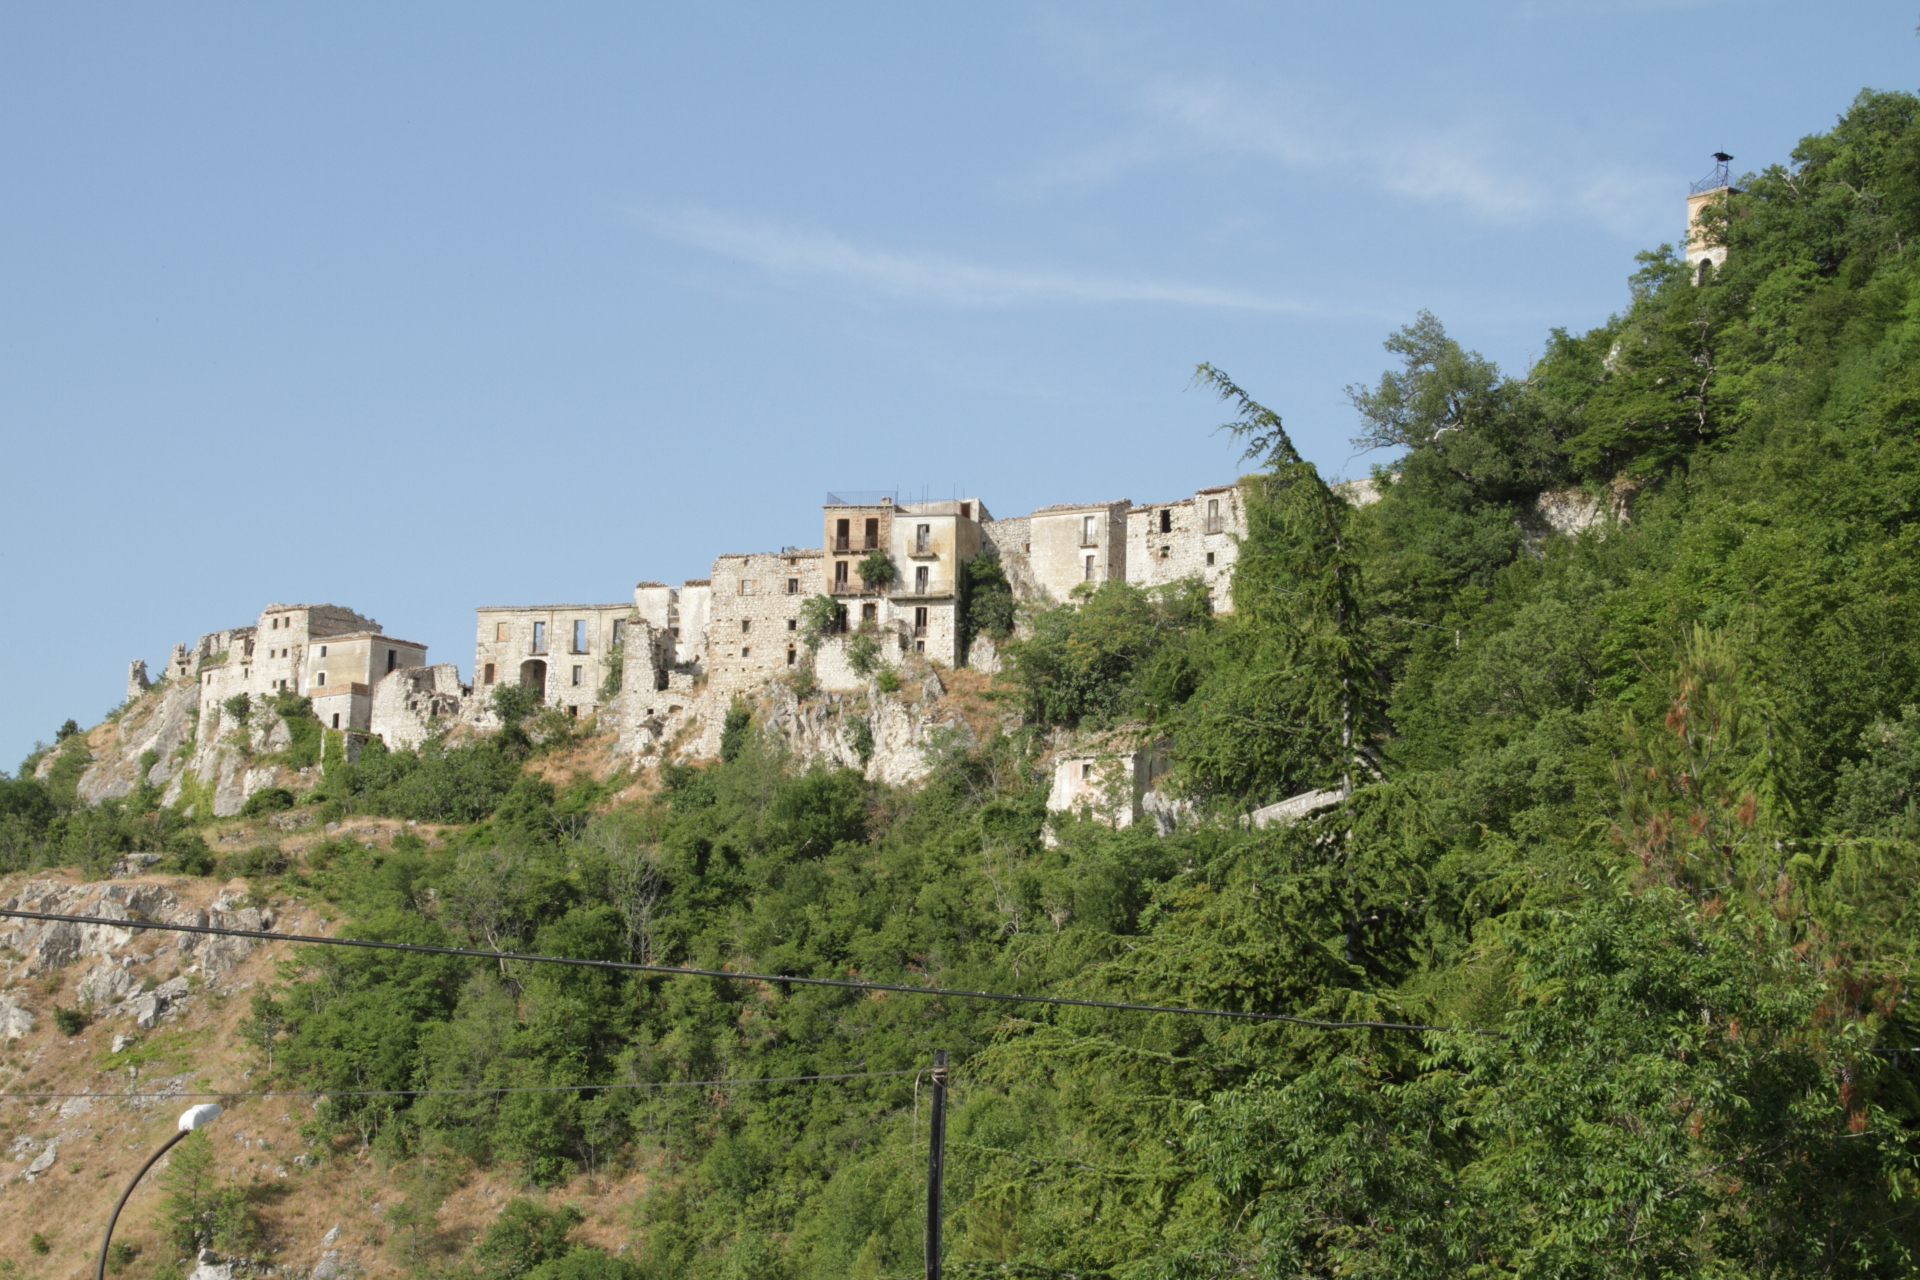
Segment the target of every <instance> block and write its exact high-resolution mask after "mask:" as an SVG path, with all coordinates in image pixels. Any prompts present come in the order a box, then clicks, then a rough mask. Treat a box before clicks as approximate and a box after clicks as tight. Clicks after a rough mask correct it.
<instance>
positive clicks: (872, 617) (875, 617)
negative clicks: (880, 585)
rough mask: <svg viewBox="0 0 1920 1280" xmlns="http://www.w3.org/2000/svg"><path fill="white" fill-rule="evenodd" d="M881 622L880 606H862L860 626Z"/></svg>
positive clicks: (869, 604)
mask: <svg viewBox="0 0 1920 1280" xmlns="http://www.w3.org/2000/svg"><path fill="white" fill-rule="evenodd" d="M879 620H880V606H879V605H877V604H873V603H872V602H869V603H867V604H863V605H861V606H860V625H861V626H863V627H864V626H866V625H867V624H868V623H869V622H878V621H879Z"/></svg>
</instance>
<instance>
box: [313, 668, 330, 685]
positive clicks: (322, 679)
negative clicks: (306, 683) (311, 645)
mask: <svg viewBox="0 0 1920 1280" xmlns="http://www.w3.org/2000/svg"><path fill="white" fill-rule="evenodd" d="M313 682H314V683H315V684H317V685H324V684H325V683H326V682H327V673H326V672H324V671H316V672H314V673H313Z"/></svg>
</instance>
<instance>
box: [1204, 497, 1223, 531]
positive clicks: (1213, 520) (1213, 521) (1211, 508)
mask: <svg viewBox="0 0 1920 1280" xmlns="http://www.w3.org/2000/svg"><path fill="white" fill-rule="evenodd" d="M1207 532H1208V533H1218V532H1220V499H1218V498H1208V499H1207Z"/></svg>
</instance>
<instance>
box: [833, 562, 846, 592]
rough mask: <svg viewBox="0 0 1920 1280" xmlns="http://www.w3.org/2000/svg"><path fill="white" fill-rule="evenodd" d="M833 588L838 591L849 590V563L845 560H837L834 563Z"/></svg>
mask: <svg viewBox="0 0 1920 1280" xmlns="http://www.w3.org/2000/svg"><path fill="white" fill-rule="evenodd" d="M833 587H834V590H836V591H845V590H846V589H847V562H846V561H845V560H835V561H834V562H833Z"/></svg>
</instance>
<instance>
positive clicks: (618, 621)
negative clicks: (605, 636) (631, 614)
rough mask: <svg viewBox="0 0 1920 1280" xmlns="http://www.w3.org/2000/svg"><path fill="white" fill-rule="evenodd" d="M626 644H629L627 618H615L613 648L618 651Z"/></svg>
mask: <svg viewBox="0 0 1920 1280" xmlns="http://www.w3.org/2000/svg"><path fill="white" fill-rule="evenodd" d="M626 642H627V620H626V619H625V618H615V619H614V620H613V647H614V648H616V649H618V648H619V647H620V646H621V645H623V644H625V643H626Z"/></svg>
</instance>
